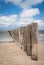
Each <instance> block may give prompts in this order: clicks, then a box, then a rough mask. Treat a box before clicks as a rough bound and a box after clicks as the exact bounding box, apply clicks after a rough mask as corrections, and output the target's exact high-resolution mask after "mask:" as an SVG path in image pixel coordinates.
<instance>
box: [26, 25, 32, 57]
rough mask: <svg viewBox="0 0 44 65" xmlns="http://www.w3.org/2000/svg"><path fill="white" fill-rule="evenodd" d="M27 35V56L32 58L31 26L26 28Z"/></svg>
mask: <svg viewBox="0 0 44 65" xmlns="http://www.w3.org/2000/svg"><path fill="white" fill-rule="evenodd" d="M26 30H27V31H26V33H27V34H26V35H27V55H28V56H31V38H30V32H31V31H30V30H31V25H28V26H27V28H26Z"/></svg>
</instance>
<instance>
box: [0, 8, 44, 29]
mask: <svg viewBox="0 0 44 65" xmlns="http://www.w3.org/2000/svg"><path fill="white" fill-rule="evenodd" d="M39 13H40V11H39V9H38V8H34V9H24V10H23V11H22V12H21V13H20V15H19V19H18V20H17V17H18V15H10V16H1V17H0V27H9V26H13V27H15V28H17V27H22V26H26V25H28V24H31V23H33V22H37V23H38V25H41V24H42V25H43V23H42V20H35V19H33V16H35V15H37V14H39Z"/></svg>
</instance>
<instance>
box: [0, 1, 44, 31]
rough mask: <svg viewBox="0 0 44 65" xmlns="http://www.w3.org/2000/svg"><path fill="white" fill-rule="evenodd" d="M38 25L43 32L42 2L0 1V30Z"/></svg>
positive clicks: (43, 3) (43, 11)
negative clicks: (32, 24)
mask: <svg viewBox="0 0 44 65" xmlns="http://www.w3.org/2000/svg"><path fill="white" fill-rule="evenodd" d="M33 22H34V23H36V22H37V23H38V29H40V30H44V0H0V30H14V29H16V28H19V27H22V26H26V25H29V24H31V23H33Z"/></svg>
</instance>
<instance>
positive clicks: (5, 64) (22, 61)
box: [0, 42, 44, 65]
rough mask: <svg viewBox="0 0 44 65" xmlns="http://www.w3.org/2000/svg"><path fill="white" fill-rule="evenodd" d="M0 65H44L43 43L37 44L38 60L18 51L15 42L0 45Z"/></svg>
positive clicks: (18, 48)
mask: <svg viewBox="0 0 44 65" xmlns="http://www.w3.org/2000/svg"><path fill="white" fill-rule="evenodd" d="M0 65H44V42H43V43H42V42H41V43H40V42H39V43H38V60H37V61H34V60H31V57H30V56H27V55H26V53H25V52H24V51H23V50H21V49H20V47H19V46H18V45H17V44H16V43H15V42H9V43H0Z"/></svg>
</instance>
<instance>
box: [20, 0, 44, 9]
mask: <svg viewBox="0 0 44 65" xmlns="http://www.w3.org/2000/svg"><path fill="white" fill-rule="evenodd" d="M43 1H44V0H25V1H24V2H23V3H21V4H20V6H21V7H22V8H27V7H31V6H32V5H36V4H39V3H41V2H43Z"/></svg>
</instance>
